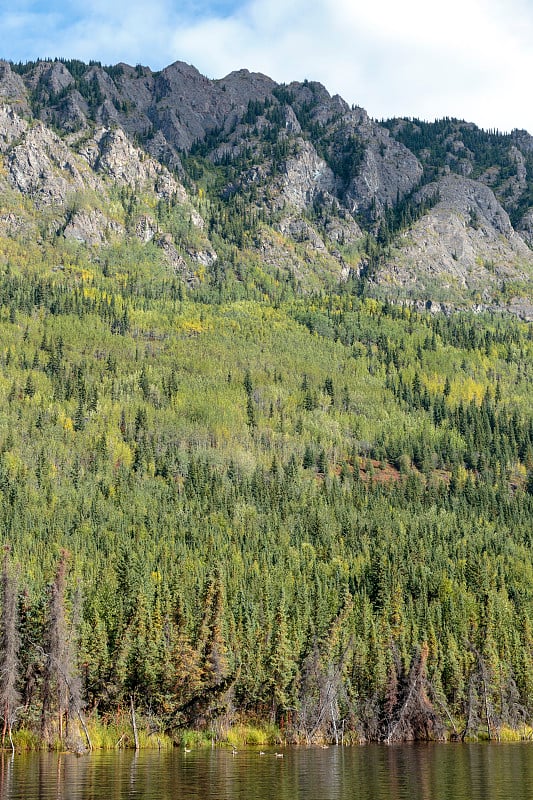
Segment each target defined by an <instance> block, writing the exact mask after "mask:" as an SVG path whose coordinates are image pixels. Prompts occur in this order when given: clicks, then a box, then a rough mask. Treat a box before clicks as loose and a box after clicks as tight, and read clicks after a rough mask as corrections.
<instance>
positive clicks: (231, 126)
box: [0, 60, 533, 316]
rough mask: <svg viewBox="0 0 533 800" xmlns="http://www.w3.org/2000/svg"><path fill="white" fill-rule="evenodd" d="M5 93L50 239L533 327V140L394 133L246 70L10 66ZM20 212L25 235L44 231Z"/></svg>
mask: <svg viewBox="0 0 533 800" xmlns="http://www.w3.org/2000/svg"><path fill="white" fill-rule="evenodd" d="M0 98H1V99H2V102H3V103H4V105H3V110H2V112H1V113H2V116H1V118H0V132H1V134H2V135H1V138H0V141H1V142H2V145H1V148H2V155H3V170H4V178H3V181H4V187H6V189H7V187H8V186H9V188H10V189H11V190H12V191H14V192H15V193H16V194H20V195H21V196H22V197H23V198H24V202H25V203H27V202H28V201H29V202H30V204H31V205H32V206H33V207H34V209H35V210H34V211H33V212H31V213H30V214H29V216H30V217H31V216H33V218H35V216H36V215H38V214H39V213H41V211H40V210H41V209H43V208H44V207H47V208H48V209H50V212H49V215H50V214H51V215H52V216H54V220H55V221H54V223H53V224H52V223H51V224H50V225H49V227H48V229H47V230H48V232H49V233H51V232H53V233H54V234H56V235H57V234H58V233H59V234H60V235H63V236H66V237H67V238H68V237H74V238H75V239H76V240H77V241H78V242H86V243H87V244H88V245H90V246H93V247H94V246H96V245H106V244H108V243H109V242H112V241H116V240H121V241H127V240H128V239H129V238H130V237H132V236H133V237H135V236H136V237H137V239H138V240H140V241H141V242H143V243H145V244H149V245H150V246H152V244H153V243H155V244H156V246H157V247H159V249H160V251H161V253H162V254H163V255H164V256H165V259H166V263H167V264H168V265H169V266H170V268H174V269H176V270H177V272H178V273H180V274H182V275H183V276H184V277H185V280H186V281H187V282H188V283H189V284H191V283H194V282H195V281H196V282H197V281H199V280H201V281H203V282H205V281H207V282H208V283H216V282H220V280H231V281H236V282H239V281H241V282H242V281H243V277H244V276H243V264H248V265H249V269H248V278H249V280H251V281H252V282H254V283H257V282H259V285H261V286H262V287H263V289H265V290H267V291H268V287H269V286H270V284H271V282H272V280H273V279H274V280H275V279H277V278H276V276H279V277H282V278H283V279H284V280H287V281H296V284H297V285H299V286H300V288H301V289H303V290H310V289H316V288H319V287H320V285H324V284H325V285H332V284H334V283H337V282H338V281H342V280H346V279H348V278H350V277H351V278H356V279H359V280H361V281H363V282H365V283H366V285H367V290H369V291H371V292H374V291H376V292H378V293H381V294H383V293H385V294H387V293H388V292H392V296H394V297H397V298H406V299H410V300H414V301H426V300H434V301H439V302H446V301H448V302H449V303H450V304H452V305H472V304H479V303H482V304H484V305H485V306H487V307H513V309H515V310H516V309H517V308H521V312H520V313H522V314H523V315H525V316H528V315H529V302H530V299H531V280H532V276H533V252H532V250H531V243H532V233H531V230H532V227H531V226H532V224H533V223H532V214H533V210H532V208H533V200H532V198H533V194H532V193H533V139H532V137H531V136H529V134H527V133H526V132H524V131H515V132H513V133H512V134H508V135H503V134H499V133H497V132H486V131H482V130H480V129H478V128H476V126H475V125H472V124H470V123H464V122H460V121H458V120H441V121H439V122H436V123H423V122H420V121H418V120H413V121H411V120H390V121H387V122H384V123H383V124H378V123H377V122H375V121H373V120H371V119H369V117H368V115H367V114H366V112H365V111H364V110H363V109H360V108H357V107H353V108H350V107H349V106H348V105H347V104H346V103H345V102H344V101H343V100H342V98H340V97H338V96H334V97H332V96H330V94H329V93H328V92H327V90H326V89H325V88H324V87H323V86H321V85H320V84H318V83H311V82H307V81H305V82H303V83H292V84H289V85H286V86H285V85H283V86H281V85H277V84H276V83H275V82H274V81H272V80H271V79H270V78H268V77H266V76H264V75H260V74H254V73H250V72H248V71H247V70H240V71H238V72H234V73H231V74H230V75H228V76H226V77H225V78H222V79H220V80H209V79H207V78H205V77H204V76H202V75H201V74H200V73H199V72H198V71H197V70H196V69H195V68H194V67H191V66H189V65H187V64H184V63H182V62H176V63H175V64H172V65H170V66H169V67H167V68H165V69H164V70H162V71H161V72H152V71H151V70H150V69H149V68H148V67H141V66H140V65H138V66H137V67H130V66H128V65H126V64H118V65H116V66H112V67H103V66H101V65H100V64H98V63H91V64H90V65H86V64H83V63H82V62H79V61H59V60H56V61H45V62H29V63H27V64H18V65H14V64H8V63H7V62H1V64H0ZM117 190H119V192H118V194H117ZM120 192H121V193H120ZM119 194H120V197H119V196H118V195H119ZM126 194H128V198H126ZM80 195H82V196H83V202H82V203H81V205H82V207H81V208H78V205H79V204H80ZM12 197H13V195H12ZM117 201H118V203H119V205H118V206H117ZM165 204H166V210H165V208H164V206H165ZM15 205H16V203H15ZM67 206H68V208H67V209H66V207H67ZM120 206H121V208H120ZM73 207H74V208H73ZM51 209H53V211H52V210H51ZM65 209H66V210H65ZM13 213H14V212H13V211H12V209H10V208H7V207H6V211H5V213H4V215H3V219H4V222H3V230H4V232H5V234H6V235H7V236H8V238H9V237H13V236H16V235H17V229H18V230H20V231H22V230H23V229H26V230H27V229H28V225H30V227H31V223H30V222H29V221H28V219H27V218H26V219H25V220H23V219H22V217H20V219H19V220H18V221H17V220H16V219H15V218H14V216H13ZM15 216H16V215H15ZM235 248H236V252H237V253H239V254H240V255H238V256H236V254H235ZM236 261H240V262H241V263H240V264H239V266H238V268H237V269H236V268H235V263H236ZM215 265H216V266H215ZM517 303H518V305H517Z"/></svg>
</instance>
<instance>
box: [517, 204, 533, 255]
mask: <svg viewBox="0 0 533 800" xmlns="http://www.w3.org/2000/svg"><path fill="white" fill-rule="evenodd" d="M517 232H518V233H519V234H520V235H521V236H522V238H523V239H524V241H525V242H527V244H528V245H529V247H530V248H532V249H533V208H530V209H529V211H527V212H526V213H525V214H524V216H523V217H522V219H521V220H520V223H519V225H518V231H517Z"/></svg>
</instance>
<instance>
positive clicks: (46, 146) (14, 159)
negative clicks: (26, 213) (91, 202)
mask: <svg viewBox="0 0 533 800" xmlns="http://www.w3.org/2000/svg"><path fill="white" fill-rule="evenodd" d="M4 119H5V117H4ZM17 127H18V128H20V129H21V130H22V129H23V124H21V123H18V124H17V122H16V120H15V119H13V118H11V119H9V128H6V129H4V128H1V129H0V138H1V137H2V135H3V136H4V137H5V135H6V134H5V130H8V134H7V136H8V137H9V136H10V135H11V134H12V132H13V129H14V128H17ZM4 164H5V167H6V171H7V177H8V181H9V183H10V185H11V186H12V187H13V188H14V189H17V190H18V191H19V192H21V193H22V194H24V195H28V196H29V197H31V198H32V199H33V200H34V201H35V203H36V204H37V205H38V206H43V205H50V204H60V203H63V202H64V201H65V199H66V197H67V196H68V195H69V194H70V193H72V192H75V191H77V190H83V189H85V188H90V189H95V190H97V189H98V188H99V182H98V180H97V179H96V177H95V176H94V175H93V174H92V172H91V170H89V169H88V168H86V167H85V168H84V166H83V162H81V161H80V160H79V159H77V158H76V157H75V155H74V154H73V153H72V151H71V150H70V149H69V148H68V147H67V146H66V145H65V144H64V142H62V141H61V139H59V137H58V136H56V134H54V133H53V132H52V131H51V130H50V129H48V128H46V127H45V126H44V125H42V124H41V123H37V124H36V125H35V126H34V127H27V128H26V129H25V131H24V132H23V133H22V136H21V140H20V143H18V144H15V142H14V141H13V140H12V142H11V147H10V148H9V150H8V152H7V153H6V155H5V158H4Z"/></svg>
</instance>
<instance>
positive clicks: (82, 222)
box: [63, 209, 124, 246]
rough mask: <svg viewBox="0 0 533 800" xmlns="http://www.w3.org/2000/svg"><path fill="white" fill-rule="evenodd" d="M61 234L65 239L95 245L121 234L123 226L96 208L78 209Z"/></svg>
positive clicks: (122, 233)
mask: <svg viewBox="0 0 533 800" xmlns="http://www.w3.org/2000/svg"><path fill="white" fill-rule="evenodd" d="M63 235H64V237H65V239H73V240H75V241H77V242H84V243H85V244H88V245H94V246H96V245H101V244H105V243H107V242H109V241H112V239H116V238H119V237H121V236H123V235H124V228H123V227H122V225H119V224H118V223H117V222H114V221H112V220H109V219H108V218H107V217H106V216H105V215H104V214H102V212H101V211H98V209H91V210H80V211H77V212H76V213H75V214H73V215H72V217H71V219H70V220H69V222H68V223H67V225H66V226H65V229H64V231H63Z"/></svg>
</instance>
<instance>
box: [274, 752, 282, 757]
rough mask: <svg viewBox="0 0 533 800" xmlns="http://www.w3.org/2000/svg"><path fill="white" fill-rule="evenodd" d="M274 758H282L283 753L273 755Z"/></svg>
mask: <svg viewBox="0 0 533 800" xmlns="http://www.w3.org/2000/svg"><path fill="white" fill-rule="evenodd" d="M274 755H275V756H276V758H283V753H274Z"/></svg>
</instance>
